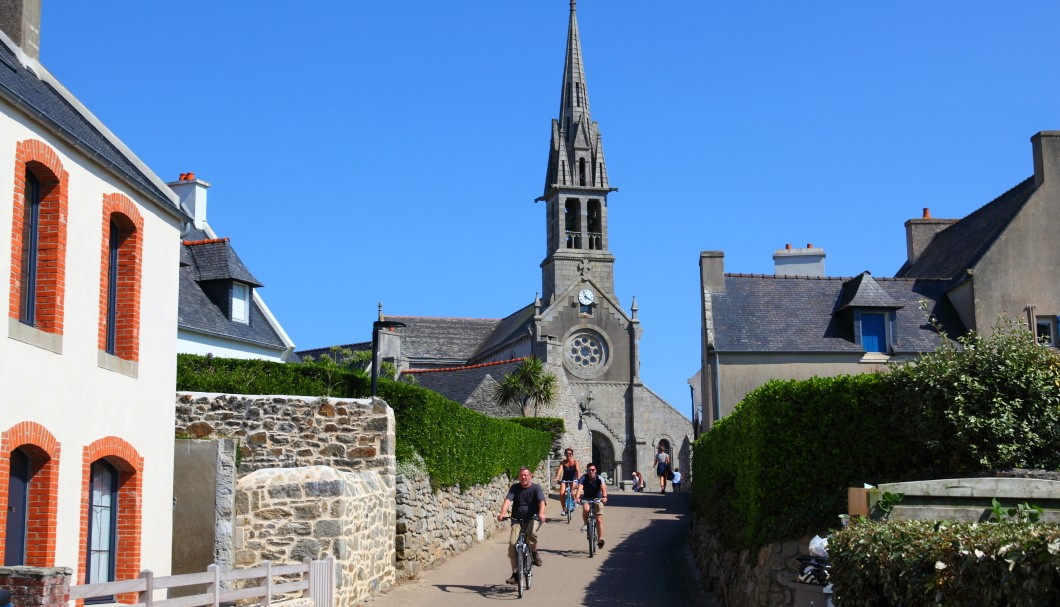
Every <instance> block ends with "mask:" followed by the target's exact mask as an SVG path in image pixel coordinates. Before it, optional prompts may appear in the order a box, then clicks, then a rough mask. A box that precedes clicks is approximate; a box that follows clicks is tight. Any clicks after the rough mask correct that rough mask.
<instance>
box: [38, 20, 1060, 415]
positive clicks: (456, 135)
mask: <svg viewBox="0 0 1060 607" xmlns="http://www.w3.org/2000/svg"><path fill="white" fill-rule="evenodd" d="M567 14H568V3H567V2H566V1H565V0H547V1H545V0H536V1H534V2H513V1H511V0H504V1H493V2H486V1H485V0H466V1H458V2H444V3H443V2H436V1H423V0H408V1H406V2H367V1H363V0H360V1H351V2H339V1H335V2H318V1H311V0H304V1H302V2H297V3H295V2H283V3H281V2H272V1H259V2H249V1H239V2H237V1H231V0H230V1H225V2H218V1H217V0H210V1H206V0H185V1H183V2H180V3H161V2H141V1H134V0H115V1H112V2H104V3H96V2H60V1H57V0H45V2H44V16H43V26H42V34H41V56H42V61H43V62H44V64H45V65H46V66H47V67H48V69H49V70H51V71H52V73H54V74H55V75H56V76H57V77H58V78H59V79H60V80H62V81H63V83H64V84H65V85H66V86H67V87H68V88H69V89H70V90H71V91H73V92H74V94H75V95H77V96H78V97H79V98H80V99H81V100H82V101H83V102H84V103H85V104H86V105H87V106H88V107H89V108H90V109H91V110H92V111H93V112H94V113H96V115H97V116H99V117H100V118H101V119H102V120H103V121H104V122H105V123H106V124H107V125H108V126H109V127H110V128H111V130H113V131H114V132H115V133H116V134H117V135H118V136H119V137H121V138H122V139H123V140H124V141H125V142H126V143H127V144H128V145H129V146H130V147H131V148H132V149H133V150H134V151H135V152H136V153H137V154H138V155H139V156H140V157H141V158H142V159H143V160H144V161H145V162H146V163H147V164H148V165H149V166H151V167H152V168H153V169H154V170H155V171H156V172H157V173H158V174H159V175H161V176H162V177H163V178H164V179H166V180H175V179H176V178H177V176H178V175H179V174H180V173H183V172H187V171H194V172H195V173H196V175H197V176H198V177H199V178H200V179H204V180H206V181H209V182H211V183H212V184H213V187H212V188H211V190H210V194H209V196H210V210H209V212H210V215H209V220H210V223H211V224H212V225H213V226H214V228H215V230H216V231H217V232H218V233H219V234H220V235H222V236H229V237H231V238H232V241H233V244H234V245H235V246H236V248H237V250H238V251H239V254H240V256H241V257H242V258H243V259H244V261H246V263H247V264H248V265H249V266H250V268H251V269H252V271H253V272H254V274H255V275H256V276H257V277H258V278H259V279H260V280H261V281H262V282H263V283H265V288H264V289H263V290H262V295H263V296H264V297H265V298H266V301H267V302H268V304H269V306H270V307H271V308H272V310H273V312H274V313H275V314H276V315H277V316H278V317H279V319H280V320H281V322H282V323H283V324H284V326H285V328H286V329H287V331H288V333H289V334H290V335H291V337H292V338H293V339H294V341H295V342H296V344H297V345H298V347H299V348H312V347H320V346H326V345H331V344H336V343H348V342H356V341H365V340H367V339H369V338H370V324H371V321H372V320H373V319H374V316H375V312H376V303H377V302H380V301H382V302H383V304H384V307H385V311H386V312H388V313H390V314H394V315H425V316H454V317H484V318H496V317H502V316H505V315H507V314H509V313H511V312H514V311H515V310H517V309H518V308H520V307H521V306H523V305H525V304H527V303H529V302H530V301H532V300H533V297H534V294H535V292H537V291H539V290H540V288H541V287H540V269H539V263H540V262H541V260H542V259H543V258H544V255H545V244H544V230H545V225H544V224H545V221H544V208H543V207H542V206H541V205H538V204H534V202H533V200H534V199H535V198H536V197H537V196H539V195H541V193H542V186H543V180H544V173H545V164H546V161H547V158H548V143H549V133H550V120H551V119H552V118H553V117H555V116H556V114H557V112H558V106H559V93H560V79H561V76H562V62H563V52H564V42H565V37H566V27H567ZM578 18H579V24H580V29H581V35H582V45H583V51H584V57H585V66H586V72H587V76H588V82H589V96H590V101H591V104H592V105H591V107H592V111H593V118H594V119H595V120H597V121H598V122H599V123H600V128H601V131H602V133H603V137H604V150H605V153H606V157H607V163H608V173H609V177H610V180H611V184H612V186H616V187H618V188H619V189H620V191H619V192H617V193H614V194H612V195H611V197H610V198H609V228H610V232H611V234H610V235H611V240H610V242H611V249H612V252H613V253H615V255H616V256H617V262H616V268H615V284H616V290H617V294H618V296H619V298H620V300H621V302H622V304H623V305H624V306H627V307H628V306H629V304H630V301H631V298H632V297H633V296H636V298H637V302H638V304H639V307H640V313H639V316H640V318H641V320H642V323H643V327H644V336H643V339H642V342H641V344H642V348H643V351H642V364H641V372H642V376H643V378H644V381H645V383H646V384H647V385H648V386H649V387H650V388H652V389H653V390H654V391H656V392H657V393H659V394H660V395H661V396H663V397H664V398H665V399H667V400H668V401H669V402H670V403H671V404H673V405H674V406H676V407H677V408H678V409H679V410H681V411H685V412H686V415H689V411H690V398H689V391H688V386H687V383H686V380H687V379H688V378H689V377H690V376H691V375H692V374H694V373H695V371H696V370H697V369H698V367H699V362H700V361H699V339H700V322H699V277H698V259H699V252H700V251H702V250H723V251H724V252H725V264H726V270H727V271H730V272H756V273H771V272H772V270H773V263H772V253H773V251H775V250H776V249H780V248H783V247H784V245H785V244H786V243H792V244H793V245H794V246H804V245H806V244H807V243H813V244H814V245H816V246H819V247H823V248H824V249H825V250H826V251H827V254H828V258H827V261H826V267H827V272H828V274H830V275H835V276H849V275H854V274H857V273H859V272H861V271H863V270H869V271H871V272H872V273H873V274H875V275H877V276H889V275H893V274H894V272H895V271H896V270H897V269H898V268H899V267H900V266H901V264H902V262H903V260H904V257H905V232H904V227H903V223H904V221H905V220H907V219H910V218H913V217H919V216H920V214H921V209H922V208H923V207H930V208H931V211H932V215H933V216H935V217H962V216H964V215H966V214H968V213H969V212H971V211H973V210H974V209H976V208H978V207H979V206H982V205H983V204H985V203H987V202H989V201H990V200H991V199H993V198H995V197H996V196H998V195H1000V194H1001V193H1003V192H1004V191H1005V190H1007V189H1009V188H1010V187H1012V186H1014V185H1016V184H1017V183H1019V182H1020V181H1021V180H1023V179H1024V178H1026V177H1028V176H1029V175H1030V174H1031V173H1032V171H1033V166H1032V162H1031V148H1030V143H1029V139H1030V137H1031V135H1033V134H1034V133H1036V132H1038V131H1041V130H1051V129H1060V103H1058V102H1060V77H1058V69H1057V68H1058V54H1057V52H1056V47H1055V42H1054V40H1055V35H1054V33H1055V32H1054V30H1055V29H1056V26H1057V25H1058V24H1060V3H1057V2H1056V1H1055V0H1049V1H1043V0H1021V1H1020V2H1006V3H1001V2H995V1H991V2H987V1H978V0H971V1H962V2H956V1H949V2H923V1H913V0H899V1H895V2H887V3H882V2H881V3H865V2H850V1H846V2H839V1H830V0H825V1H817V2H790V1H780V0H775V1H764V0H763V1H759V2H738V1H728V2H703V1H702V0H696V1H685V0H677V1H673V2H667V3H645V2H633V1H632V0H608V1H607V2H603V1H602V0H582V1H581V2H580V3H579V6H578Z"/></svg>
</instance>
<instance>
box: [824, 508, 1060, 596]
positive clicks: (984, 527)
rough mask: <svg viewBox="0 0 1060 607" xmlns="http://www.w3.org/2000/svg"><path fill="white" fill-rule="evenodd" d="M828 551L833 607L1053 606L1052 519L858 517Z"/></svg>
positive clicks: (1056, 571) (1059, 576)
mask: <svg viewBox="0 0 1060 607" xmlns="http://www.w3.org/2000/svg"><path fill="white" fill-rule="evenodd" d="M828 556H829V557H830V558H831V561H832V570H831V580H832V583H833V585H834V587H833V589H834V592H835V596H836V604H837V605H856V606H858V607H877V606H879V607H889V606H891V605H950V606H953V607H980V606H981V605H1007V606H1010V607H1032V606H1035V607H1036V606H1047V605H1050V606H1051V605H1060V525H1055V524H1044V523H1034V524H1027V523H1015V522H1002V523H986V524H973V523H952V522H946V523H941V524H939V523H935V522H931V521H867V520H863V521H859V522H858V523H857V524H855V525H851V526H849V527H847V528H846V529H843V530H842V531H839V532H837V533H835V534H833V535H832V536H831V538H829V541H828Z"/></svg>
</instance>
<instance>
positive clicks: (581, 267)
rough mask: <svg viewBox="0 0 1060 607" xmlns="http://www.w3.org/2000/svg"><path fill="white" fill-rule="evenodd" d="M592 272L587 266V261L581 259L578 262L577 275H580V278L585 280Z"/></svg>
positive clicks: (589, 266)
mask: <svg viewBox="0 0 1060 607" xmlns="http://www.w3.org/2000/svg"><path fill="white" fill-rule="evenodd" d="M592 271H593V267H592V266H591V265H590V264H589V260H587V259H583V260H582V261H579V262H578V273H579V274H581V275H582V278H585V276H586V275H588V274H589V272H592Z"/></svg>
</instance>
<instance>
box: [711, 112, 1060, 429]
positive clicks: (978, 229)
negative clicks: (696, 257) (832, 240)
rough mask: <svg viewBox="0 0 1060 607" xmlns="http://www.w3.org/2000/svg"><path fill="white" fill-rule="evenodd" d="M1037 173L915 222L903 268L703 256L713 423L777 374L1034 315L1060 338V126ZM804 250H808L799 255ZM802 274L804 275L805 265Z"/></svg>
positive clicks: (844, 366)
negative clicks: (764, 263)
mask: <svg viewBox="0 0 1060 607" xmlns="http://www.w3.org/2000/svg"><path fill="white" fill-rule="evenodd" d="M1031 144H1032V152H1033V163H1034V175H1033V176H1031V177H1029V178H1027V179H1026V180H1024V181H1023V182H1021V183H1019V184H1018V185H1016V186H1015V187H1013V188H1012V189H1010V190H1009V191H1007V192H1005V193H1004V194H1002V195H1001V196H999V197H997V198H996V199H994V200H993V201H991V202H989V203H987V204H985V205H983V206H982V207H980V208H979V209H977V210H975V211H974V212H972V213H971V214H969V215H968V216H966V217H964V218H962V219H935V218H932V217H931V215H930V211H929V210H928V209H924V214H923V215H924V216H923V217H922V218H919V219H911V220H909V221H907V222H906V223H905V228H906V253H907V259H906V261H905V263H904V264H903V266H902V267H901V268H900V269H899V270H898V272H897V273H896V275H895V277H894V278H874V277H872V276H870V275H869V274H868V273H867V272H866V273H863V274H861V275H859V276H856V277H853V278H831V277H826V276H824V252H823V250H820V249H817V250H816V251H817V253H816V257H815V256H814V255H813V254H811V253H812V252H811V251H810V250H809V248H808V249H796V250H783V251H777V254H776V255H774V259H775V260H776V272H775V274H774V275H751V274H733V273H726V272H725V268H724V254H723V253H722V252H721V251H704V252H703V253H701V254H700V282H701V286H702V300H701V304H702V323H703V331H702V335H703V341H702V367H701V370H700V372H699V373H698V374H697V377H696V380H697V381H695V383H694V384H693V388H694V389H695V390H696V397H697V399H698V400H699V402H701V403H702V416H701V419H702V420H703V424H702V425H703V429H704V430H705V429H708V428H709V427H710V426H711V424H713V422H714V421H716V420H718V419H720V418H721V417H723V416H725V415H727V414H728V413H730V412H731V411H732V409H733V407H735V406H736V404H737V403H738V402H739V401H740V400H741V399H743V397H744V395H746V394H747V393H748V392H750V391H751V390H753V389H754V388H756V387H758V386H760V385H762V384H763V383H765V382H766V381H769V380H770V379H774V378H777V379H806V378H809V377H813V376H832V375H839V374H854V373H864V372H868V371H873V370H876V369H882V368H884V367H885V366H886V365H887V364H888V363H890V362H896V361H903V360H910V359H912V358H913V357H915V356H917V355H918V354H920V353H923V352H930V351H933V350H934V349H935V348H936V347H938V344H939V343H941V342H940V340H941V339H943V338H942V337H940V336H939V335H938V333H937V332H936V331H935V329H934V328H933V327H932V326H931V325H930V324H929V323H928V322H927V316H928V314H930V315H933V316H935V317H936V318H937V319H938V320H939V322H940V323H941V324H942V326H943V328H944V330H945V332H946V333H947V336H948V337H949V338H952V337H955V336H958V335H961V334H964V333H965V332H967V331H970V330H974V331H978V332H980V333H989V332H990V331H991V329H992V328H993V326H994V324H995V322H996V321H997V318H998V316H999V315H1001V314H1004V315H1006V316H1009V317H1016V318H1020V319H1023V322H1025V323H1026V326H1027V327H1028V329H1030V330H1031V331H1033V332H1035V334H1036V335H1037V336H1038V338H1039V339H1040V340H1041V341H1043V342H1045V343H1047V344H1049V345H1051V346H1052V347H1057V345H1058V343H1060V338H1058V335H1060V334H1058V330H1057V319H1058V315H1060V275H1058V276H1056V277H1054V276H1053V271H1054V270H1055V269H1056V268H1058V267H1060V248H1058V247H1057V246H1056V244H1055V242H1054V241H1053V230H1054V229H1055V227H1054V226H1056V225H1057V224H1058V222H1060V132H1058V131H1043V132H1040V133H1038V134H1036V135H1034V137H1032V138H1031ZM795 257H799V259H798V260H796V259H794V258H795ZM796 273H797V275H796Z"/></svg>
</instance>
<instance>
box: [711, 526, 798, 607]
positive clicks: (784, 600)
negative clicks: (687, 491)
mask: <svg viewBox="0 0 1060 607" xmlns="http://www.w3.org/2000/svg"><path fill="white" fill-rule="evenodd" d="M690 543H691V546H692V551H693V553H694V556H695V560H696V564H697V565H698V566H699V571H700V574H701V577H700V579H701V580H702V582H703V585H704V588H703V589H704V590H706V591H707V592H710V593H711V594H713V595H714V596H716V597H718V598H719V599H720V600H721V602H722V604H723V605H726V607H774V606H776V605H794V604H795V590H794V588H795V587H796V586H797V584H798V583H793V582H792V580H793V579H794V578H795V576H796V575H798V572H799V561H797V560H796V559H795V557H797V556H799V555H803V554H806V551H807V549H808V546H809V543H810V538H803V539H801V540H798V541H788V542H777V543H773V544H769V545H767V546H764V547H762V548H760V549H758V550H741V551H738V552H733V551H729V550H726V549H725V548H724V547H722V545H721V543H720V542H719V541H718V539H717V536H716V535H715V533H714V531H713V530H712V529H711V528H710V526H709V525H706V524H704V523H703V522H702V521H699V520H696V521H694V522H693V525H692V539H691V542H690Z"/></svg>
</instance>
